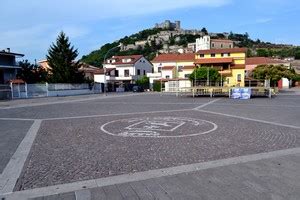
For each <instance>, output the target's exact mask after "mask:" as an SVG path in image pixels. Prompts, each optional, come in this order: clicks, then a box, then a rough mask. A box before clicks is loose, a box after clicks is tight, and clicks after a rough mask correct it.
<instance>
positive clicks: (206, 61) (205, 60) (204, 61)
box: [195, 58, 233, 64]
mask: <svg viewBox="0 0 300 200" xmlns="http://www.w3.org/2000/svg"><path fill="white" fill-rule="evenodd" d="M232 61H233V59H232V58H202V59H197V60H196V61H195V64H216V63H232Z"/></svg>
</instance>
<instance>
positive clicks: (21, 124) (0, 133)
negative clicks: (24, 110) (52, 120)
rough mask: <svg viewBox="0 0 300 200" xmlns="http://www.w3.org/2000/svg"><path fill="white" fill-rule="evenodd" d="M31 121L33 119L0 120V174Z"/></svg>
mask: <svg viewBox="0 0 300 200" xmlns="http://www.w3.org/2000/svg"><path fill="white" fill-rule="evenodd" d="M32 123H33V121H8V120H0V174H1V173H2V172H3V170H4V168H5V166H6V165H7V163H8V162H9V160H10V158H11V157H12V156H13V154H14V153H15V151H16V149H17V148H18V146H19V144H20V143H21V141H22V140H23V138H24V137H25V135H26V133H27V131H28V130H29V128H30V126H31V125H32Z"/></svg>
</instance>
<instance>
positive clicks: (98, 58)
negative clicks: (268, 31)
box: [80, 28, 300, 67]
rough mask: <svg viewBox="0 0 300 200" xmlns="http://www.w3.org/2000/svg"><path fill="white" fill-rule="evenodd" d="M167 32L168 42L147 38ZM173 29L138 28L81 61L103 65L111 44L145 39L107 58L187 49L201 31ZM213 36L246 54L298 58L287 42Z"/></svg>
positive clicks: (298, 53)
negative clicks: (178, 32) (167, 48)
mask: <svg viewBox="0 0 300 200" xmlns="http://www.w3.org/2000/svg"><path fill="white" fill-rule="evenodd" d="M168 31H169V32H170V35H171V36H170V37H169V40H168V41H165V42H157V41H156V40H155V39H154V40H148V39H149V37H152V38H155V37H156V35H158V34H160V33H162V32H164V33H165V32H168ZM172 31H174V30H166V29H161V28H152V29H146V30H143V31H140V32H138V33H135V34H132V35H130V36H125V37H124V38H121V39H120V40H117V41H115V42H112V43H107V44H105V45H103V46H102V47H101V48H100V49H98V50H95V51H92V52H91V53H90V54H88V55H84V56H83V57H82V58H81V60H80V61H82V62H85V63H87V64H90V65H94V66H97V67H102V63H103V59H104V56H105V54H106V53H107V52H108V50H109V49H111V48H113V47H117V46H118V45H119V44H120V43H122V45H134V44H135V43H136V42H139V41H147V40H148V41H147V43H146V44H145V45H144V46H138V47H137V48H136V49H128V50H122V51H121V49H120V48H116V49H115V50H113V51H111V52H110V55H108V56H107V57H108V58H109V57H111V56H112V55H134V54H142V55H144V56H145V57H146V58H147V59H148V60H152V59H153V58H154V57H155V55H156V54H157V53H159V51H160V50H162V49H163V47H164V45H169V46H172V45H177V46H181V47H182V48H186V47H187V46H188V43H193V42H195V41H196V39H197V38H199V37H200V36H201V35H200V34H193V33H191V34H182V35H172V33H173V32H172ZM201 32H202V33H203V34H208V31H207V29H206V28H202V30H201ZM211 37H212V38H213V39H230V40H233V41H234V43H235V46H237V47H246V48H248V49H249V50H248V53H247V54H248V56H249V57H253V56H263V57H278V58H287V57H295V58H296V59H300V47H297V46H293V45H286V44H273V43H270V42H263V41H261V40H259V39H257V40H253V39H251V38H250V36H249V34H248V33H244V34H239V33H232V32H230V33H229V34H225V33H217V34H213V36H211Z"/></svg>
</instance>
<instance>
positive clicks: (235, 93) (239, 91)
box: [230, 88, 251, 99]
mask: <svg viewBox="0 0 300 200" xmlns="http://www.w3.org/2000/svg"><path fill="white" fill-rule="evenodd" d="M230 98H232V99H250V98H251V88H233V89H232V90H231V94H230Z"/></svg>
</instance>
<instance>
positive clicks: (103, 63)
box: [103, 44, 121, 96]
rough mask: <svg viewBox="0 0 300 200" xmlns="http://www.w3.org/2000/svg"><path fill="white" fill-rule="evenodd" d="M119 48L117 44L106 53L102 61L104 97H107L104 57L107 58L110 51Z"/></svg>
mask: <svg viewBox="0 0 300 200" xmlns="http://www.w3.org/2000/svg"><path fill="white" fill-rule="evenodd" d="M120 46H121V44H119V45H118V46H115V47H113V48H111V49H109V50H108V51H107V52H106V54H105V56H104V59H103V71H104V95H105V96H106V95H107V94H106V90H107V83H106V67H105V61H106V57H107V55H108V54H109V53H110V52H111V51H112V50H114V49H116V48H119V47H120Z"/></svg>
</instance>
